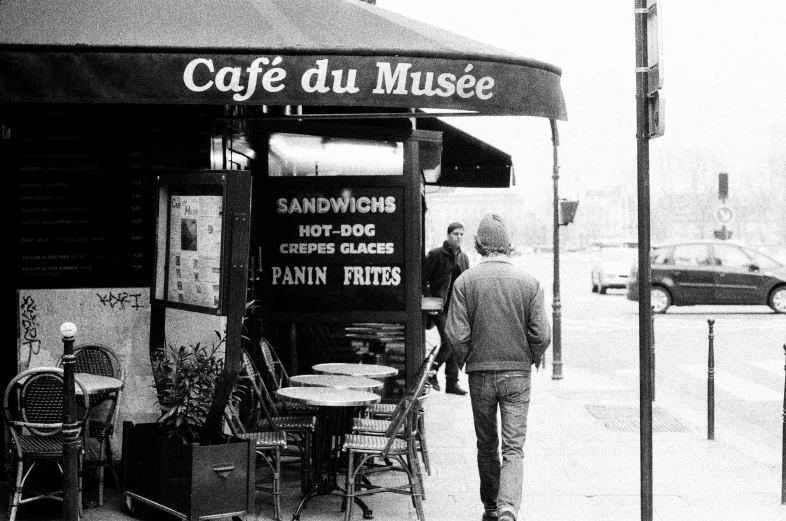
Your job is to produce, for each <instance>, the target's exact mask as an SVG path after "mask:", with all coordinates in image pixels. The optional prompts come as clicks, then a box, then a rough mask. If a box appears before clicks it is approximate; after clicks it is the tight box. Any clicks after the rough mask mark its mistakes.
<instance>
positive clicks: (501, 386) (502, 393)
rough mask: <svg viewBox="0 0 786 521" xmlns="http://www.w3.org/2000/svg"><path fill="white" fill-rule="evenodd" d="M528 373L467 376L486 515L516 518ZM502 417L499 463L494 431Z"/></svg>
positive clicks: (482, 499) (521, 467)
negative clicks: (504, 514) (498, 416)
mask: <svg viewBox="0 0 786 521" xmlns="http://www.w3.org/2000/svg"><path fill="white" fill-rule="evenodd" d="M529 394H530V374H529V373H528V372H524V371H478V372H472V373H469V395H470V398H471V401H472V415H473V416H474V419H475V436H476V437H477V439H478V472H479V474H480V500H481V502H482V503H483V507H484V508H485V509H486V512H489V513H495V512H496V513H497V514H499V515H501V514H502V513H503V512H504V511H506V510H507V511H509V512H511V513H512V514H513V517H514V518H515V517H517V516H518V511H519V507H520V506H521V489H522V481H523V475H524V463H523V460H524V439H525V438H526V436H527V412H528V411H529ZM497 407H499V410H500V416H501V418H502V429H501V430H502V463H501V464H500V440H499V434H498V432H497V431H498V428H497Z"/></svg>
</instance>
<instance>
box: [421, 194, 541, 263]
mask: <svg viewBox="0 0 786 521" xmlns="http://www.w3.org/2000/svg"><path fill="white" fill-rule="evenodd" d="M532 207H533V205H532V204H531V203H530V202H528V201H526V200H525V198H524V196H523V195H522V194H521V193H520V192H517V191H515V190H513V189H509V188H471V189H470V188H467V189H452V190H446V189H442V190H439V191H434V192H429V193H427V194H426V219H425V234H426V239H425V249H426V251H428V250H430V249H431V248H435V247H437V246H439V245H441V244H442V242H443V241H444V240H445V236H446V234H447V228H448V225H449V224H450V223H452V222H454V221H459V222H461V223H462V224H463V225H464V228H465V238H464V249H465V251H467V252H471V251H474V247H473V246H474V241H475V231H476V230H477V229H478V225H479V224H480V221H481V219H482V218H483V216H484V215H485V214H487V213H489V212H495V213H498V214H499V215H500V216H502V218H503V219H505V221H506V222H507V224H508V227H509V229H510V234H511V239H512V241H513V244H514V245H515V246H517V247H519V248H531V247H533V246H534V245H536V244H542V243H544V242H549V241H550V239H548V237H550V233H551V220H550V219H551V214H550V213H548V212H545V211H538V212H536V211H533V210H532Z"/></svg>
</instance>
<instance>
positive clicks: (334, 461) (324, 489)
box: [292, 407, 374, 521]
mask: <svg viewBox="0 0 786 521" xmlns="http://www.w3.org/2000/svg"><path fill="white" fill-rule="evenodd" d="M355 411H356V409H355V408H354V407H351V408H329V407H320V408H319V410H318V412H317V431H316V432H315V433H314V434H315V436H314V475H313V476H312V478H311V484H310V487H309V491H308V492H307V493H306V495H305V496H304V497H303V499H302V500H301V501H300V504H299V505H298V507H297V509H296V510H295V513H294V514H293V515H292V521H299V520H300V514H301V512H302V511H303V510H304V509H305V508H306V506H307V505H308V503H309V501H311V500H312V499H314V498H315V497H318V496H338V497H341V498H342V499H343V501H342V504H341V511H342V512H343V511H344V510H345V509H346V490H344V489H343V488H342V487H341V486H340V485H339V484H338V473H339V471H340V468H341V466H342V465H341V444H342V440H343V437H344V433H345V432H347V429H348V428H349V425H351V418H352V417H353V416H355ZM355 504H356V505H358V506H359V507H360V509H361V510H362V511H363V519H374V515H373V511H372V510H371V509H370V508H369V507H368V505H366V503H365V502H364V501H363V500H362V499H360V498H357V497H356V498H355Z"/></svg>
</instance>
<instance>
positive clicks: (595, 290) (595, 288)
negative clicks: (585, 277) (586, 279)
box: [592, 280, 598, 293]
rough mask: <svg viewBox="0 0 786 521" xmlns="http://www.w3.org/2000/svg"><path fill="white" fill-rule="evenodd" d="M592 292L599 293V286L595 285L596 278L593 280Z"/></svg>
mask: <svg viewBox="0 0 786 521" xmlns="http://www.w3.org/2000/svg"><path fill="white" fill-rule="evenodd" d="M592 292H593V293H597V292H598V286H596V285H595V281H594V280H593V281H592Z"/></svg>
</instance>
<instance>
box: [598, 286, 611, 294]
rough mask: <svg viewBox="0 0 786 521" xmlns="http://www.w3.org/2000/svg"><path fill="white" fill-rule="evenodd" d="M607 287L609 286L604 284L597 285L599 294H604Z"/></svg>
mask: <svg viewBox="0 0 786 521" xmlns="http://www.w3.org/2000/svg"><path fill="white" fill-rule="evenodd" d="M607 289H609V288H607V287H606V286H598V293H600V294H601V295H605V294H606V290H607Z"/></svg>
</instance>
